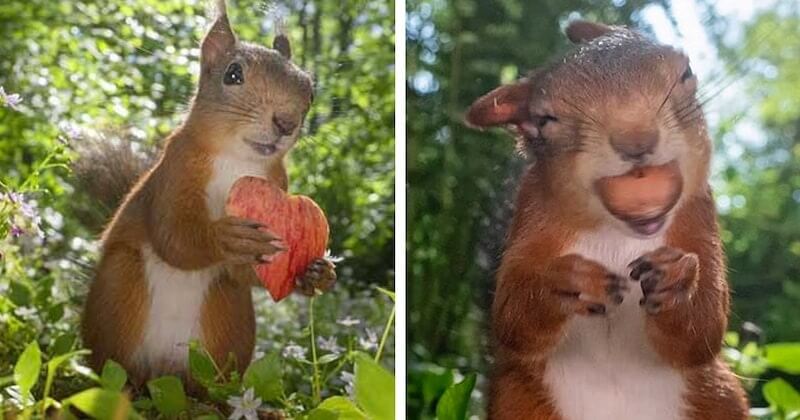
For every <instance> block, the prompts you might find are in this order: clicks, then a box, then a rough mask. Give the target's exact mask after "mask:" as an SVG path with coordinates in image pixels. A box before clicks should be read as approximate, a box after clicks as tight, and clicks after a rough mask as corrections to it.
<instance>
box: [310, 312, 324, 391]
mask: <svg viewBox="0 0 800 420" xmlns="http://www.w3.org/2000/svg"><path fill="white" fill-rule="evenodd" d="M316 299H317V298H316V296H312V297H311V299H310V300H309V303H308V323H309V324H308V328H309V331H310V332H311V365H312V368H313V369H314V374H313V378H312V383H311V395H312V401H313V402H314V406H316V405H317V404H319V401H320V394H321V393H322V391H321V386H322V384H320V380H319V376H320V375H319V364H317V338H316V336H315V334H314V301H316Z"/></svg>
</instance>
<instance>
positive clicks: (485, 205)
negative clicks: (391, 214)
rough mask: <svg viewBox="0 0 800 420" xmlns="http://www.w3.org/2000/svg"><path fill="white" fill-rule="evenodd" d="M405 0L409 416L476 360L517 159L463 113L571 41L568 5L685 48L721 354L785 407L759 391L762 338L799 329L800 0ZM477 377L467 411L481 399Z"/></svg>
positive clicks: (760, 400)
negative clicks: (721, 278)
mask: <svg viewBox="0 0 800 420" xmlns="http://www.w3.org/2000/svg"><path fill="white" fill-rule="evenodd" d="M407 12H408V17H407V23H406V31H407V40H406V42H407V49H408V58H407V61H408V63H407V66H408V70H407V80H406V87H407V97H408V104H407V126H408V128H407V136H408V163H407V165H408V183H409V185H410V188H409V191H408V216H407V217H408V220H409V230H408V232H407V238H408V251H407V256H408V272H409V275H408V304H409V309H408V348H409V354H408V362H409V373H408V375H409V385H408V386H409V413H411V416H412V417H414V418H416V417H425V418H428V417H431V416H433V414H434V408H435V406H436V402H437V400H438V398H439V396H440V395H441V393H442V391H443V390H444V389H445V388H446V387H447V386H448V384H450V383H452V382H453V381H454V379H453V377H454V376H455V381H458V380H459V379H460V375H461V374H466V373H469V372H479V373H481V372H485V371H486V369H487V364H488V363H489V360H488V358H487V354H486V350H487V338H488V332H487V327H486V324H485V320H486V310H487V308H488V306H489V304H490V301H491V298H492V289H493V270H495V269H496V267H497V264H498V262H499V261H498V260H499V256H500V255H501V252H502V246H503V238H504V234H505V224H506V222H507V221H508V219H509V217H510V214H511V200H512V199H513V196H514V191H515V186H516V180H517V176H518V175H519V173H520V170H521V169H522V165H523V163H524V162H523V160H522V158H521V157H519V156H518V155H516V154H515V152H514V150H513V148H514V146H513V142H512V140H511V138H510V136H508V135H507V134H506V133H504V132H503V131H502V130H495V131H490V132H484V133H481V132H477V131H474V130H471V129H469V128H467V127H465V126H464V124H463V122H462V121H463V113H464V111H465V109H466V108H467V107H468V106H469V104H470V103H471V102H472V101H473V100H475V99H476V98H477V97H479V96H480V95H482V94H484V93H486V92H488V91H489V90H491V89H492V88H494V87H496V86H497V85H499V84H501V83H504V82H510V81H512V80H514V79H516V78H517V77H519V76H520V75H522V74H525V73H526V72H527V71H528V70H530V69H533V68H535V67H537V66H539V65H542V64H543V63H545V62H546V61H547V60H548V59H550V58H551V57H553V56H554V55H557V54H558V53H560V52H563V51H565V50H566V49H567V48H569V47H568V45H567V41H566V38H565V37H564V36H563V28H564V26H565V24H566V22H567V21H568V20H570V19H574V18H578V17H582V18H586V19H590V20H596V21H600V22H605V23H611V24H622V25H629V26H632V27H635V28H638V29H640V30H641V31H644V32H646V33H649V34H650V35H651V36H653V37H655V38H657V39H659V40H660V41H662V42H665V43H668V44H672V45H675V46H677V47H679V48H682V49H684V50H685V51H686V52H687V54H689V56H690V57H691V59H692V61H693V68H694V70H695V73H697V74H698V76H699V79H700V92H701V96H704V97H705V96H709V97H711V98H712V99H710V101H709V102H708V104H707V105H706V107H705V110H706V115H707V117H708V120H709V122H710V129H711V133H712V137H713V140H714V143H715V146H716V154H715V156H714V165H713V175H712V183H713V187H714V190H715V194H716V200H717V204H718V210H719V213H720V222H721V224H722V239H723V241H724V245H725V248H726V250H727V256H728V261H729V281H730V283H731V284H732V286H733V293H734V294H733V300H734V305H733V313H732V314H731V320H730V329H731V330H732V331H733V332H734V333H732V334H729V336H728V341H727V343H728V345H729V347H728V348H727V349H726V357H727V358H728V359H729V361H730V362H731V363H732V364H733V365H734V368H735V369H736V371H737V373H739V374H741V375H743V376H748V377H751V378H754V377H758V376H759V375H763V376H762V377H761V379H759V380H747V381H746V383H747V386H748V388H749V389H750V390H751V398H752V400H753V404H754V405H755V406H759V407H765V406H769V405H772V406H773V408H772V409H771V410H769V409H768V410H761V411H756V412H755V414H761V415H764V416H773V417H775V418H782V416H789V414H788V413H790V412H791V411H792V409H788V408H786V407H778V406H777V405H778V404H777V403H775V402H774V401H772V400H771V399H770V398H771V397H767V399H766V400H765V399H764V397H763V396H762V385H763V384H764V383H765V382H766V380H767V379H770V378H771V377H773V376H777V375H778V370H777V369H775V367H776V366H777V365H778V364H779V363H778V362H774V363H773V364H772V365H770V364H769V362H768V361H766V360H765V359H764V358H763V357H765V355H766V353H767V352H766V351H765V349H764V347H763V345H765V344H766V343H774V342H789V341H800V3H798V2H797V1H766V2H754V1H707V0H674V1H669V0H656V1H643V0H613V1H597V0H591V1H579V0H564V1H550V0H540V1H529V0H503V1H481V0H453V1H440V0H433V1H419V0H411V1H410V2H409V3H408V6H407ZM745 322H749V324H745V328H744V330H745V331H744V332H741V334H737V333H738V332H740V330H741V329H742V325H743V324H744V323H745ZM759 329H760V332H759ZM749 341H753V343H751V344H747V342H749ZM783 348H784V349H785V348H787V347H783ZM791 348H793V349H795V350H793V352H792V353H791V357H790V358H789V359H790V360H789V361H790V362H791V365H792V366H794V367H793V368H790V369H788V371H787V370H786V369H784V370H783V371H782V372H781V374H783V375H784V377H785V378H787V380H788V381H790V382H793V383H794V384H795V386H796V385H797V383H798V377H797V376H792V375H788V376H787V375H785V373H787V372H789V373H791V372H793V373H795V374H797V373H800V353H799V352H797V347H791ZM771 354H772V355H773V357H774V355H776V354H778V350H774V349H773V351H772V352H771ZM454 372H455V374H454ZM484 381H485V378H484V377H483V376H482V375H479V376H478V387H477V390H476V391H475V392H473V393H472V398H473V404H472V410H471V411H470V412H471V413H474V414H478V415H480V414H481V413H482V411H481V410H482V394H481V390H482V389H483V388H482V385H483V383H484ZM767 389H769V388H767ZM792 395H793V398H796V397H800V395H798V394H797V393H796V392H795V393H794V394H792ZM449 397H452V395H450V396H449ZM796 401H797V400H795V402H796ZM792 407H795V408H798V409H800V407H796V406H792ZM439 414H440V415H441V413H439ZM787 418H788V417H787Z"/></svg>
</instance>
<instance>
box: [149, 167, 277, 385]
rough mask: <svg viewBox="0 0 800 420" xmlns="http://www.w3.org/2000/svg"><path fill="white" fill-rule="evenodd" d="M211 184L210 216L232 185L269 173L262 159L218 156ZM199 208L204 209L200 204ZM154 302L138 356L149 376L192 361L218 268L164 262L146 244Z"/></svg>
mask: <svg viewBox="0 0 800 420" xmlns="http://www.w3.org/2000/svg"><path fill="white" fill-rule="evenodd" d="M213 165H214V166H213V173H212V176H211V179H210V180H209V183H208V185H207V186H206V205H207V207H208V212H209V216H210V218H211V219H212V220H216V219H218V218H220V217H222V216H223V214H224V211H225V199H226V198H227V195H228V191H229V190H230V187H231V185H233V183H234V181H236V179H238V178H239V177H242V176H245V175H255V176H264V173H265V166H264V163H263V162H258V161H252V160H247V159H237V158H236V157H233V156H224V155H223V156H219V157H217V159H215V161H214V164H213ZM198 211H201V210H200V209H198ZM142 255H143V257H144V262H145V278H146V281H147V286H148V291H149V295H150V307H149V309H148V316H147V321H146V323H145V330H144V336H143V338H142V343H141V345H140V346H139V348H138V349H137V351H136V353H135V356H134V358H135V360H136V361H137V363H139V365H140V366H141V367H142V369H143V370H145V371H147V372H149V374H150V375H158V374H161V373H169V372H180V371H184V370H185V369H186V366H187V356H188V343H189V342H190V341H191V340H195V339H198V340H202V331H201V326H200V316H201V311H202V306H203V301H204V300H205V295H206V291H207V290H208V287H209V286H210V285H211V283H212V282H213V281H214V279H215V278H216V276H217V275H218V274H219V268H218V267H211V268H207V269H202V270H192V271H186V270H179V269H177V268H175V267H172V266H170V265H169V264H167V263H166V262H164V261H163V260H162V259H161V258H159V257H158V255H156V254H155V252H154V251H153V249H152V248H151V247H150V246H149V245H148V246H144V247H143V249H142Z"/></svg>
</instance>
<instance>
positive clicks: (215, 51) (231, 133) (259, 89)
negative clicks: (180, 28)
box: [189, 1, 313, 159]
mask: <svg viewBox="0 0 800 420" xmlns="http://www.w3.org/2000/svg"><path fill="white" fill-rule="evenodd" d="M291 55H292V52H291V46H290V43H289V40H288V38H287V37H286V36H285V35H283V34H278V35H277V36H275V39H274V41H273V44H272V48H266V47H263V46H260V45H255V44H250V43H247V42H242V41H240V40H239V39H238V38H237V36H236V34H235V33H234V31H233V28H232V27H231V25H230V22H229V20H228V14H227V11H226V8H225V3H224V1H218V11H217V17H216V20H215V21H214V23H213V24H212V26H211V28H210V29H209V31H208V33H207V34H206V35H205V37H204V38H203V41H202V44H201V48H200V59H201V63H200V72H201V73H200V82H199V85H198V89H197V94H196V95H195V98H194V101H193V104H192V109H191V111H190V117H189V118H190V120H192V121H193V122H195V123H197V124H199V125H200V127H201V128H200V129H201V130H203V133H204V135H203V136H202V137H203V138H205V139H207V141H209V142H211V146H212V147H214V148H216V149H218V150H224V151H228V152H232V153H236V154H238V155H240V156H243V157H247V158H250V159H272V158H282V157H283V156H284V155H285V154H286V153H287V152H288V151H289V149H290V148H291V147H292V146H293V145H294V143H295V142H296V141H297V136H298V134H299V131H300V127H301V126H302V122H303V119H304V118H305V115H306V113H307V112H308V110H309V107H310V106H311V102H312V100H313V82H312V79H311V76H310V75H309V74H308V73H306V72H305V71H303V70H302V69H300V68H299V67H298V66H296V65H295V64H294V63H292V62H291Z"/></svg>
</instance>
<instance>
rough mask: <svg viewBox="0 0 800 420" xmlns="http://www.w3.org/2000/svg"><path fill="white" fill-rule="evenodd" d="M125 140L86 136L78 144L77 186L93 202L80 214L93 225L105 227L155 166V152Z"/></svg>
mask: <svg viewBox="0 0 800 420" xmlns="http://www.w3.org/2000/svg"><path fill="white" fill-rule="evenodd" d="M136 146H139V143H135V142H133V141H132V140H130V139H125V138H105V137H103V136H98V137H88V136H87V137H86V138H83V139H81V141H80V142H79V143H77V144H76V145H75V149H76V152H77V158H76V159H75V161H73V164H72V171H73V175H74V186H75V188H76V190H77V191H78V192H79V193H83V194H84V195H85V196H86V197H87V198H88V200H89V203H87V205H86V206H82V207H84V208H83V209H82V210H83V211H81V212H80V213H82V214H79V216H80V219H82V221H83V222H84V223H85V224H86V225H88V226H90V227H99V226H102V225H103V224H105V223H106V222H107V221H108V219H109V218H110V216H111V215H112V214H113V212H114V211H115V210H116V208H117V207H118V206H119V204H120V203H121V202H122V200H123V199H124V198H125V195H126V194H127V193H128V191H130V189H131V187H133V185H134V184H135V183H136V181H137V180H138V179H139V178H140V177H141V176H142V175H143V174H144V173H145V172H146V171H147V170H148V169H150V168H151V167H152V166H153V164H154V163H155V160H156V159H155V155H156V154H155V153H154V151H153V152H149V153H147V152H143V151H140V150H137V147H136Z"/></svg>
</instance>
